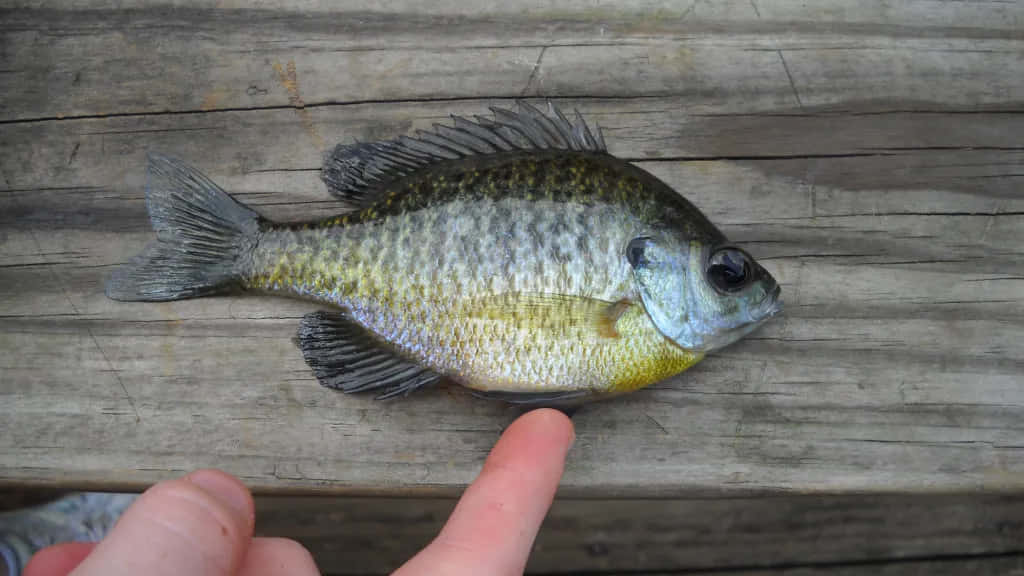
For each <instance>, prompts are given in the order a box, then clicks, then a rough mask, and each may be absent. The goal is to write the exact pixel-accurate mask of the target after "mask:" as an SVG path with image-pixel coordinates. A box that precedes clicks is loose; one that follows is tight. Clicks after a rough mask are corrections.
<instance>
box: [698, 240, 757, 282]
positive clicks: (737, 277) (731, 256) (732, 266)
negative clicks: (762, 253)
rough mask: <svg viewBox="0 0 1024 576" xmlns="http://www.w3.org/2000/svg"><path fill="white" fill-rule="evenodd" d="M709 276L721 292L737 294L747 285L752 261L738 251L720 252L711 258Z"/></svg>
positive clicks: (730, 249)
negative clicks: (737, 291)
mask: <svg viewBox="0 0 1024 576" xmlns="http://www.w3.org/2000/svg"><path fill="white" fill-rule="evenodd" d="M707 274H708V278H709V279H710V280H711V283H712V284H714V286H715V287H716V288H718V289H719V290H722V291H724V292H735V291H736V290H738V289H740V288H742V287H743V286H744V285H746V283H747V279H748V278H749V277H750V260H749V259H748V258H747V257H746V255H744V254H743V252H740V251H739V250H736V249H732V248H726V249H723V250H719V251H718V252H715V253H714V254H713V255H712V256H711V261H710V263H709V264H708V271H707Z"/></svg>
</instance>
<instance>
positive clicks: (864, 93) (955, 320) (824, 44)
mask: <svg viewBox="0 0 1024 576" xmlns="http://www.w3.org/2000/svg"><path fill="white" fill-rule="evenodd" d="M262 5H263V8H260V9H258V10H253V9H248V8H244V7H241V6H240V5H234V4H232V3H218V5H217V6H214V5H213V3H208V4H197V5H195V6H193V7H191V8H168V7H166V6H156V5H153V4H150V3H147V2H129V3H124V6H123V9H121V8H118V9H115V6H114V5H113V4H110V3H105V2H80V3H76V4H75V8H74V9H65V8H63V7H59V6H57V5H56V4H54V5H47V3H32V4H31V5H30V6H22V7H17V8H15V9H12V10H10V11H8V12H5V13H4V14H3V17H2V18H0V38H2V47H3V50H0V71H2V72H0V73H2V74H3V75H4V78H5V81H4V83H3V85H4V89H3V90H2V92H0V122H3V125H2V129H0V185H2V190H0V326H2V328H0V330H2V332H0V381H2V383H3V385H2V389H0V393H2V394H3V398H4V399H3V402H2V403H0V414H2V417H0V430H2V432H3V433H2V435H0V479H2V481H4V482H8V483H16V484H24V483H48V484H58V485H61V486H67V487H84V486H100V487H104V488H111V487H117V486H120V487H128V488H140V487H142V486H144V485H146V484H148V483H150V482H153V481H155V480H157V479H160V478H165V477H167V476H169V475H172V474H175V473H177V472H180V471H184V470H189V469H192V468H195V467H199V466H219V467H223V468H226V469H228V470H229V471H231V472H233V473H236V474H239V475H240V476H242V477H243V478H245V479H246V480H247V482H249V483H250V484H251V485H252V486H253V487H254V488H255V489H256V490H257V491H260V492H270V491H282V490H299V491H303V492H307V491H312V492H319V493H328V492H331V493H346V494H389V495H390V494H396V493H406V494H411V493H430V494H440V495H449V496H450V495H454V494H456V493H457V492H458V491H459V490H460V489H461V487H462V486H464V485H465V483H466V482H468V481H469V480H470V479H471V478H472V477H473V475H474V473H475V472H476V470H477V469H478V467H479V465H480V463H481V461H482V458H483V456H484V454H485V453H486V451H487V450H488V449H489V448H490V446H491V444H492V443H493V441H494V440H495V439H496V438H497V436H498V434H499V433H500V430H501V429H502V427H503V426H505V425H506V424H507V423H508V422H510V421H511V419H512V418H513V417H514V416H515V411H514V410H512V409H509V408H505V407H503V406H500V405H497V404H491V403H486V402H481V401H477V400H473V399H470V398H468V397H466V396H465V395H463V394H461V393H459V392H458V391H454V390H444V389H442V390H436V391H429V392H426V393H423V394H419V395H417V396H416V397H413V398H409V399H408V400H406V401H401V402H391V403H376V402H373V401H371V400H370V399H368V398H365V397H349V396H342V395H339V394H336V393H333V392H331V391H328V390H323V389H321V388H320V387H319V386H317V385H316V383H315V382H314V381H313V379H312V378H311V376H310V374H309V372H308V371H307V369H306V367H305V365H304V364H303V363H302V360H301V357H300V355H299V354H298V352H297V351H296V350H295V349H294V348H293V346H292V345H291V343H290V338H291V336H292V334H293V331H294V329H295V326H296V324H297V319H298V318H299V317H300V316H301V314H302V313H304V312H306V311H308V310H310V307H309V306H308V305H306V304H302V303H297V302H290V301H285V300H278V299H270V298H213V299H207V300H197V301H190V302H178V303H169V304H118V303H114V302H110V301H108V300H106V299H105V297H104V296H103V294H102V284H103V281H104V278H105V277H106V275H107V274H108V273H109V271H110V270H111V268H112V267H113V266H115V265H117V264H118V263H120V262H123V261H124V260H125V259H127V258H128V257H130V256H131V255H132V254H134V253H135V252H136V251H138V250H139V249H140V248H141V246H142V245H143V244H144V243H145V242H146V240H147V239H148V238H149V237H150V234H151V233H150V231H149V230H148V222H147V219H146V216H145V211H144V203H143V199H142V188H141V183H142V175H143V158H144V154H145V152H146V151H147V150H159V151H162V152H167V153H171V154H175V155H178V156H180V157H183V158H185V159H187V160H189V161H191V162H192V163H194V164H195V165H196V166H197V167H199V168H200V169H201V170H203V171H204V172H206V173H207V174H208V175H209V176H210V177H211V178H213V179H214V180H215V181H217V182H219V183H221V184H222V185H224V186H225V187H226V188H227V189H228V190H230V191H232V192H233V193H235V194H236V195H237V197H238V198H239V199H240V200H243V201H245V202H248V203H251V204H253V205H255V206H257V207H258V208H259V209H260V210H262V211H264V212H265V213H267V214H268V215H271V216H273V217H277V218H283V219H296V218H300V217H310V216H317V215H325V214H329V213H333V212H334V211H336V210H337V206H336V205H335V204H334V203H332V202H331V201H330V200H329V199H328V198H327V197H326V195H325V194H324V193H323V190H322V186H321V185H320V184H319V182H318V178H317V169H318V166H319V158H320V157H321V154H322V152H323V150H324V149H325V148H326V147H327V146H329V145H331V144H333V143H334V142H337V141H351V140H352V139H354V138H358V139H360V140H372V139H376V138H382V137H389V136H393V135H397V134H402V133H406V132H408V131H410V130H411V129H414V128H418V127H425V126H428V125H429V124H430V123H432V122H436V121H443V119H444V118H446V117H447V114H449V113H460V114H470V113H480V112H483V111H484V110H485V109H486V107H487V106H488V105H490V104H494V103H507V102H508V101H509V100H510V99H512V98H515V97H519V96H521V95H526V96H543V97H552V98H555V99H557V100H558V101H560V102H564V103H566V104H568V105H574V106H578V107H579V108H580V109H581V111H582V112H584V113H585V114H586V115H587V116H589V117H591V118H594V119H595V120H596V121H597V122H598V123H600V124H601V125H602V126H604V127H605V129H606V137H607V139H608V141H609V144H610V147H611V149H612V151H613V152H614V153H615V154H618V155H620V156H623V157H626V158H629V159H631V160H634V161H635V162H637V163H638V164H639V165H641V166H643V167H644V168H646V169H649V170H650V171H652V172H654V173H655V174H657V175H658V176H660V177H662V178H664V179H665V180H666V181H668V182H669V183H670V184H671V185H673V186H674V187H676V188H677V189H679V190H680V192H681V193H683V194H685V195H686V196H687V197H689V198H690V199H692V200H693V201H694V202H695V203H696V204H697V205H698V206H700V207H701V208H702V209H703V210H705V211H706V212H707V213H708V215H709V216H710V217H711V218H712V219H713V220H714V221H716V222H718V223H720V224H721V226H722V228H723V229H724V230H725V232H726V233H727V234H728V235H730V236H731V237H732V238H733V239H735V240H737V241H739V242H742V243H744V244H745V245H746V246H748V247H749V248H750V250H751V251H752V252H754V254H755V255H756V256H757V257H758V258H759V259H762V260H763V261H764V262H765V263H766V265H767V266H768V267H769V269H770V270H771V271H772V272H773V273H774V274H775V275H776V276H777V277H778V278H779V279H780V280H781V281H782V283H783V290H784V295H785V299H786V301H787V305H788V308H787V313H786V315H785V317H784V318H783V319H782V320H780V321H778V322H774V323H772V324H771V325H769V326H767V327H766V328H765V329H764V330H762V331H760V332H758V333H757V334H756V335H754V336H753V337H751V338H749V339H747V340H745V341H744V342H742V343H740V344H739V345H737V346H735V347H732V348H730V349H728V350H725V351H723V352H722V353H720V354H716V355H715V356H714V357H712V358H709V359H708V360H706V361H705V362H703V363H701V364H700V365H699V366H698V367H697V368H695V369H694V370H692V371H690V372H689V373H687V374H684V375H682V376H680V377H678V378H675V379H672V380H670V381H667V382H664V383H661V384H659V385H656V386H654V387H652V388H651V389H648V390H644V391H642V392H639V393H637V394H634V395H632V396H630V397H627V398H623V399H621V400H620V401H615V402H612V403H607V404H598V405H594V406H591V407H588V408H587V409H585V410H584V411H582V412H581V413H580V414H579V415H578V416H577V417H576V424H577V427H578V431H579V442H578V443H577V446H576V448H575V450H574V453H573V455H572V457H571V460H570V463H569V469H568V472H567V475H566V478H565V482H564V491H565V494H567V495H576V496H588V497H590V496H632V497H640V496H648V497H650V496H658V497H681V496H685V497H693V496H695V495H710V494H722V493H728V494H733V493H764V492H780V491H782V492H790V491H795V492H821V491H827V492H847V491H873V492H880V491H902V492H914V493H920V492H929V491H938V490H953V489H956V490H960V489H963V490H984V491H988V490H1014V491H1015V490H1019V489H1020V488H1021V487H1022V485H1024V455H1022V449H1024V431H1022V426H1021V424H1020V423H1021V422H1022V421H1024V419H1022V415H1024V410H1022V406H1024V389H1022V388H1021V386H1020V383H1021V380H1022V374H1024V361H1022V358H1024V344H1022V343H1024V338H1022V336H1024V288H1022V286H1024V285H1022V282H1024V265H1022V263H1024V258H1022V252H1024V246H1022V242H1021V238H1022V234H1024V218H1022V216H1024V200H1022V197H1021V195H1020V193H1019V188H1020V184H1021V174H1022V173H1024V145H1022V142H1021V140H1020V136H1019V135H1020V134H1021V129H1022V128H1024V115H1022V113H1021V112H1022V106H1021V103H1022V102H1024V58H1021V55H1022V54H1024V37H1022V35H1021V33H1020V30H1021V28H1020V26H1019V25H1015V23H1017V24H1019V22H1020V18H1021V6H1020V5H1019V4H1006V3H932V2H910V3H903V4H901V5H900V6H899V7H898V8H890V7H889V6H888V3H881V2H866V1H865V2H854V3H848V2H843V3H840V2H827V3H815V4H814V6H811V7H808V6H803V5H802V4H800V3H795V2H783V1H781V0H780V1H776V2H766V1H758V2H754V3H751V2H732V3H724V4H721V5H713V4H705V3H695V4H694V5H693V6H692V8H691V9H682V10H679V11H672V10H663V11H658V10H654V9H653V8H652V7H651V6H648V5H646V4H644V3H637V4H635V5H633V6H631V7H629V8H622V9H619V8H616V9H606V10H604V9H590V8H588V6H586V5H584V4H583V3H578V4H570V5H568V6H567V7H565V8H564V9H561V8H560V9H559V10H558V11H556V10H554V9H553V8H551V7H550V6H549V5H547V4H546V3H539V2H537V3H525V4H522V5H515V4H514V3H497V2H495V3H483V4H482V8H480V7H478V8H480V9H474V10H473V11H468V9H465V8H463V7H462V5H461V4H459V3H455V2H447V3H443V4H442V5H441V6H440V7H439V8H438V9H437V10H436V11H434V12H432V13H430V14H425V13H423V12H420V11H417V10H416V9H415V8H414V7H412V6H411V5H407V4H405V3H403V2H392V3H387V4H384V5H380V6H379V7H375V6H377V5H376V4H374V5H371V4H370V3H366V4H365V5H360V4H354V5H353V6H352V7H351V8H345V9H343V8H337V7H334V6H333V5H332V4H328V3H321V2H306V3H304V4H301V5H298V4H292V3H288V5H287V6H285V4H284V3H275V2H265V3H262ZM119 6H120V3H119ZM441 30H443V31H444V33H443V34H441V33H439V31H441Z"/></svg>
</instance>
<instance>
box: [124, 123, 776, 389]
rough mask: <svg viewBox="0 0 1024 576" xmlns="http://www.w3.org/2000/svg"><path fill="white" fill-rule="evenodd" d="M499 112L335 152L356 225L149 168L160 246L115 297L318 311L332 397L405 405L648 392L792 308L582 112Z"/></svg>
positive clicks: (341, 194)
mask: <svg viewBox="0 0 1024 576" xmlns="http://www.w3.org/2000/svg"><path fill="white" fill-rule="evenodd" d="M492 111H493V112H494V117H493V118H484V117H476V118H475V119H474V120H469V119H466V118H462V117H458V116H454V117H453V118H454V124H453V125H451V126H445V125H435V127H434V129H433V130H430V131H420V132H418V133H417V135H416V137H400V138H398V139H396V140H392V141H386V142H371V143H357V144H351V145H339V146H337V147H336V148H335V149H334V150H333V151H332V152H331V153H329V154H328V155H327V158H326V161H325V165H324V169H323V173H322V176H323V179H324V181H325V183H326V184H327V187H328V189H329V192H330V193H331V194H333V195H334V196H335V197H337V198H338V199H340V200H343V201H344V202H346V203H347V204H349V205H350V206H351V207H352V208H353V210H350V211H348V212H347V213H343V214H341V215H339V216H337V217H332V218H328V219H326V220H322V221H317V222H304V223H288V224H284V223H280V224H279V223H273V222H270V221H269V220H267V219H265V218H263V217H261V216H260V215H259V214H257V213H256V212H254V211H253V210H251V209H250V208H248V207H246V206H244V205H243V204H241V203H239V202H237V201H235V200H233V199H232V198H231V197H230V196H228V195H227V194H226V193H225V192H224V191H222V190H221V189H220V188H219V187H217V185H216V184H214V183H213V182H211V181H210V180H209V179H207V178H206V177H205V176H203V175H202V174H199V173H198V172H196V171H195V170H193V169H191V168H189V167H188V166H186V165H184V164H182V163H181V162H178V161H176V160H172V159H169V158H166V157H161V156H151V157H150V159H149V166H148V183H147V189H146V199H147V206H148V209H149V213H150V218H151V220H152V224H153V228H154V229H155V231H156V236H157V239H156V240H155V241H154V242H152V243H151V244H150V245H149V246H148V247H147V248H146V249H145V250H144V251H143V252H142V253H141V254H140V255H139V256H137V257H136V258H135V259H134V260H133V261H132V262H130V263H128V264H126V265H124V266H123V267H121V268H119V269H118V270H117V271H116V272H115V273H114V274H113V276H112V277H111V278H110V280H109V282H108V284H107V295H108V296H109V297H110V298H113V299H115V300H142V301H165V300H178V299H183V298H192V297H197V296H206V295H211V294H220V293H226V292H231V291H237V290H251V291H258V292H269V293H274V294H282V295H288V296H293V297H299V298H305V299H312V300H315V301H317V302H321V303H323V304H325V305H327V306H328V307H329V309H328V310H324V311H321V312H316V313H312V314H309V315H307V316H306V317H305V318H304V319H303V320H302V322H301V325H300V328H299V333H298V339H297V342H298V344H299V347H300V348H301V351H302V354H303V356H304V357H305V360H306V362H307V363H308V364H309V365H310V367H311V368H312V370H313V372H314V373H315V375H316V377H317V378H318V380H319V381H320V382H321V383H322V384H323V385H325V386H328V387H331V388H337V389H341V390H343V391H346V392H358V391H364V390H373V391H376V392H377V393H379V394H380V396H382V397H390V396H395V395H401V394H408V393H410V392H412V391H414V390H417V389H419V388H422V387H424V386H427V385H429V384H432V383H434V382H436V381H437V380H439V379H440V378H441V377H444V378H447V379H450V380H452V381H455V382H457V383H459V384H461V385H463V386H466V387H468V388H470V389H472V390H473V391H475V392H476V393H477V394H479V395H483V396H487V397H491V398H497V399H502V400H505V401H509V402H516V403H526V404H557V403H564V402H580V401H585V400H591V399H596V398H602V397H608V396H613V395H617V394H621V393H625V392H629V391H632V390H636V389H639V388H642V387H644V386H647V385H649V384H652V383H654V382H657V381H659V380H662V379H664V378H667V377H669V376H672V375H675V374H678V373H680V372H682V371H684V370H686V369H687V368H689V367H690V366H693V365H694V364H695V363H697V362H698V361H700V360H701V359H702V358H703V357H704V355H705V354H707V353H709V352H711V351H713V350H716V349H718V348H721V347H723V346H726V345H728V344H730V343H732V342H734V341H736V340H737V339H739V338H741V337H742V336H743V335H745V334H747V333H749V332H750V331H752V330H753V329H755V328H756V327H757V326H759V325H760V324H762V323H763V322H764V321H766V320H767V319H769V318H771V317H772V316H774V315H776V314H777V313H778V312H779V311H780V310H781V301H780V300H779V286H778V284H777V283H776V282H775V280H774V279H773V278H772V276H771V275H770V274H769V273H768V272H767V271H765V270H764V268H762V267H761V266H760V265H758V264H757V263H756V262H755V261H754V259H753V258H752V257H750V256H749V255H748V254H747V253H746V252H744V251H743V250H742V249H740V248H739V247H737V246H735V245H732V244H730V243H729V241H728V240H727V239H726V237H725V236H724V235H723V234H722V233H721V232H720V231H719V230H718V229H717V228H715V226H714V225H713V224H712V223H711V222H710V221H709V220H708V219H707V218H706V217H705V216H704V215H703V214H702V213H701V212H700V211H699V210H698V209H697V208H696V207H695V206H694V205H693V204H691V203H690V202H688V201H687V200H686V199H685V198H683V197H682V196H681V195H679V194H678V193H676V192H675V191H674V190H672V189H671V188H669V186H668V185H666V184H665V183H663V182H661V181H660V180H658V179H657V178H655V177H654V176H653V175H651V174H650V173H648V172H646V171H644V170H642V169H640V168H638V167H636V166H634V165H632V164H629V163H628V162H625V161H623V160H620V159H618V158H615V157H614V156H611V155H610V154H609V153H608V152H607V150H606V147H605V144H604V139H603V137H602V136H601V133H600V130H594V131H592V130H591V129H590V128H589V127H588V126H587V124H586V123H585V122H584V121H583V119H582V118H580V116H579V114H578V113H577V114H576V116H575V118H574V119H573V120H569V119H568V118H566V117H565V115H563V114H562V113H561V112H560V111H559V110H558V109H557V108H555V107H554V106H553V105H551V104H549V105H548V111H547V113H544V112H542V111H540V110H538V109H537V108H536V107H534V106H531V105H529V104H525V103H520V104H519V105H518V108H517V109H516V110H506V109H501V108H492Z"/></svg>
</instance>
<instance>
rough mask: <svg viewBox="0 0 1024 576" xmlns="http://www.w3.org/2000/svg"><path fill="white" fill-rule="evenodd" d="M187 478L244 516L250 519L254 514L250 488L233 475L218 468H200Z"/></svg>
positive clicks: (186, 478) (186, 477)
mask: <svg viewBox="0 0 1024 576" xmlns="http://www.w3.org/2000/svg"><path fill="white" fill-rule="evenodd" d="M185 480H188V481H189V482H191V483H192V484H195V485H196V486H199V487H200V488H202V489H203V490H204V491H205V492H207V493H209V494H210V495H211V496H213V497H214V498H216V499H218V500H220V501H221V502H223V503H224V504H227V505H228V506H230V507H231V508H233V509H234V510H235V511H237V512H238V513H239V514H240V515H241V516H242V517H243V518H245V519H248V518H249V516H251V515H252V506H251V505H250V504H249V502H250V498H249V492H248V490H246V489H245V487H244V486H243V485H242V484H241V482H239V481H238V480H235V479H234V478H232V477H231V476H228V475H227V474H225V473H223V472H218V471H216V470H199V471H197V472H193V473H191V474H189V475H188V476H185Z"/></svg>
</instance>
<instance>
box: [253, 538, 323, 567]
mask: <svg viewBox="0 0 1024 576" xmlns="http://www.w3.org/2000/svg"><path fill="white" fill-rule="evenodd" d="M280 574H289V575H291V576H318V575H319V574H320V571H319V569H317V567H316V562H314V561H313V555H312V554H310V553H309V550H307V549H306V547H305V546H303V545H302V544H299V543H298V542H296V541H295V540H290V539H288V538H253V540H252V543H251V544H249V550H248V552H247V553H246V555H245V561H244V562H243V563H242V569H241V570H239V571H238V576H277V575H280Z"/></svg>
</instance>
